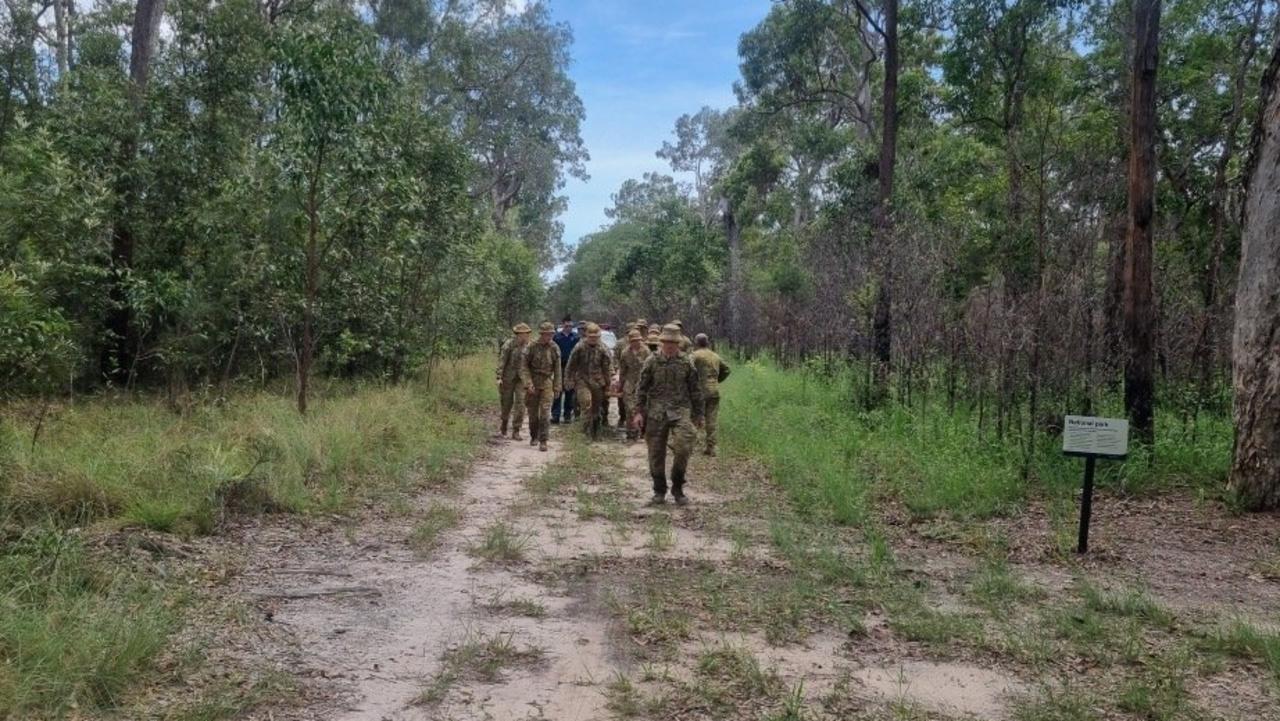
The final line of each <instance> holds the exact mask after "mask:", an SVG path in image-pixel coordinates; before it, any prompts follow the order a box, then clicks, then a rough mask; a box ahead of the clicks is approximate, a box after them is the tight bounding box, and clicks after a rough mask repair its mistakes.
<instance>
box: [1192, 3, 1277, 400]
mask: <svg viewBox="0 0 1280 721" xmlns="http://www.w3.org/2000/svg"><path fill="white" fill-rule="evenodd" d="M1261 22H1262V0H1254V4H1253V11H1252V13H1251V15H1250V22H1249V26H1248V27H1247V29H1246V30H1245V32H1244V34H1243V35H1242V36H1241V38H1240V43H1239V45H1238V46H1237V49H1238V50H1239V51H1240V63H1239V65H1237V66H1236V76H1235V78H1234V79H1233V80H1232V93H1231V110H1230V111H1229V113H1228V115H1227V127H1226V130H1225V132H1224V133H1223V136H1222V153H1221V154H1220V155H1219V156H1218V162H1217V164H1216V166H1215V167H1214V170H1213V195H1212V197H1211V199H1210V202H1209V216H1210V222H1211V224H1212V227H1213V235H1212V241H1211V245H1210V249H1209V267H1208V269H1207V272H1206V273H1205V276H1204V285H1203V286H1202V288H1201V293H1202V298H1203V300H1204V312H1203V314H1202V315H1201V317H1200V327H1199V329H1198V332H1197V333H1196V344H1195V348H1194V351H1193V357H1194V358H1195V363H1196V366H1197V367H1198V368H1199V372H1200V378H1199V384H1200V389H1199V394H1198V395H1199V404H1200V405H1204V404H1206V403H1207V402H1208V399H1209V397H1210V396H1211V395H1212V390H1213V375H1214V373H1213V370H1214V368H1213V366H1214V356H1215V354H1214V352H1213V351H1214V345H1215V344H1214V342H1213V341H1214V335H1215V334H1214V332H1213V327H1214V322H1213V321H1214V317H1215V316H1216V314H1217V311H1218V295H1219V293H1218V291H1219V287H1218V286H1219V282H1220V280H1221V275H1222V255H1223V253H1224V252H1225V249H1226V226H1227V170H1228V168H1229V167H1230V166H1231V161H1232V159H1233V158H1234V157H1235V152H1236V136H1237V135H1238V134H1239V132H1240V125H1241V123H1242V122H1243V120H1244V93H1245V84H1246V80H1247V78H1248V77H1249V68H1250V66H1252V65H1253V58H1254V55H1256V54H1257V52H1258V26H1259V25H1260V24H1261Z"/></svg>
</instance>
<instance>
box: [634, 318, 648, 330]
mask: <svg viewBox="0 0 1280 721" xmlns="http://www.w3.org/2000/svg"><path fill="white" fill-rule="evenodd" d="M636 325H638V326H640V325H642V326H645V327H646V328H647V327H648V326H649V321H647V320H645V319H644V318H636Z"/></svg>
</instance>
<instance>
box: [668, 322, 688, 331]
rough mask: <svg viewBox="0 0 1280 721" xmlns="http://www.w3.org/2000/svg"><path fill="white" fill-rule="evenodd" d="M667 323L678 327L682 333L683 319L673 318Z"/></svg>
mask: <svg viewBox="0 0 1280 721" xmlns="http://www.w3.org/2000/svg"><path fill="white" fill-rule="evenodd" d="M667 325H673V326H675V327H677V328H679V329H680V332H681V333H683V332H684V321H682V320H673V321H671V322H670V323H668V324H667Z"/></svg>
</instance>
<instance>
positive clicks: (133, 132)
mask: <svg viewBox="0 0 1280 721" xmlns="http://www.w3.org/2000/svg"><path fill="white" fill-rule="evenodd" d="M164 3H165V0H138V5H137V8H136V9H135V11H134V15H133V35H132V36H131V37H132V41H131V47H132V50H131V51H130V55H129V103H130V108H131V110H132V116H133V117H132V118H131V121H130V127H128V128H126V129H125V131H124V137H123V140H122V141H121V145H120V156H121V160H122V162H121V176H120V179H119V181H118V185H117V198H118V200H117V204H118V205H117V210H116V220H115V225H114V228H113V232H112V236H111V271H112V281H111V289H110V291H109V294H110V298H111V310H110V311H109V312H108V313H107V319H106V323H107V331H108V340H107V346H106V348H105V349H104V352H103V355H102V358H101V361H100V363H101V372H102V374H103V376H104V377H105V378H107V379H108V380H112V381H115V382H117V383H124V384H126V385H127V384H128V381H129V373H130V370H131V369H132V368H133V367H134V357H133V355H134V349H135V348H136V347H137V345H138V338H137V330H136V328H135V327H134V322H133V313H132V309H131V308H130V307H129V300H128V294H127V292H126V288H125V285H126V282H127V278H128V275H129V273H130V271H131V270H132V269H133V253H134V233H133V223H132V218H131V216H132V214H133V212H134V210H135V208H136V207H137V204H138V187H137V186H138V184H137V179H136V177H135V173H136V167H135V166H136V164H137V159H138V134H139V132H140V131H141V126H142V112H143V105H144V99H145V98H146V92H147V80H148V78H149V76H150V72H151V56H152V54H153V53H154V52H155V43H156V37H157V36H158V34H159V29H160V18H161V17H162V16H163V15H164Z"/></svg>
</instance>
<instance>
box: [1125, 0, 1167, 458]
mask: <svg viewBox="0 0 1280 721" xmlns="http://www.w3.org/2000/svg"><path fill="white" fill-rule="evenodd" d="M1133 28H1134V46H1133V67H1132V85H1131V88H1132V94H1131V96H1130V97H1131V98H1132V102H1131V103H1130V107H1129V235H1128V238H1127V239H1126V244H1125V265H1124V330H1125V346H1126V347H1125V366H1124V405H1125V412H1126V413H1127V414H1128V416H1129V422H1130V423H1132V424H1133V429H1134V433H1135V435H1136V436H1137V438H1138V439H1139V440H1141V441H1142V442H1143V443H1145V444H1147V446H1148V447H1149V446H1150V445H1151V444H1152V442H1153V441H1154V440H1155V409H1154V401H1155V321H1156V316H1155V303H1154V286H1153V280H1152V255H1153V253H1152V234H1153V233H1152V231H1153V229H1154V228H1153V225H1154V223H1153V221H1154V216H1155V175H1156V164H1155V140H1156V67H1157V66H1158V65H1159V58H1160V0H1135V2H1134V6H1133Z"/></svg>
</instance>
